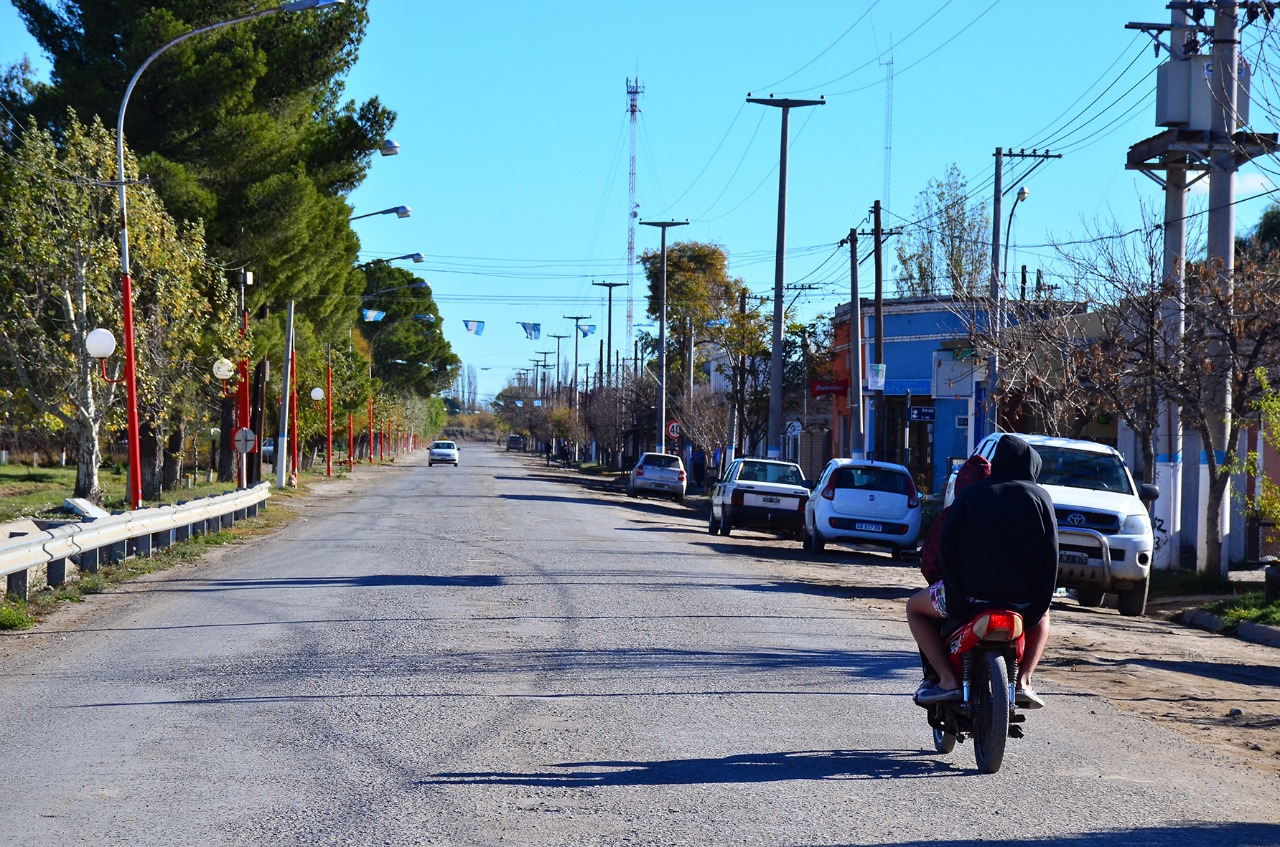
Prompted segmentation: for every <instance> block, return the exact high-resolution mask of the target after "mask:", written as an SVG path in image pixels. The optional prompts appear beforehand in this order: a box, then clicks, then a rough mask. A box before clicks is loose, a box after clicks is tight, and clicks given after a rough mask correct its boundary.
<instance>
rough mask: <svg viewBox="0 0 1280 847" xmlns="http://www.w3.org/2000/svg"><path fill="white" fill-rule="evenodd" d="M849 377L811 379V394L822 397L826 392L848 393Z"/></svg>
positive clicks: (811, 395)
mask: <svg viewBox="0 0 1280 847" xmlns="http://www.w3.org/2000/svg"><path fill="white" fill-rule="evenodd" d="M848 393H849V380H847V379H814V380H810V381H809V396H810V397H821V396H823V395H824V394H848Z"/></svg>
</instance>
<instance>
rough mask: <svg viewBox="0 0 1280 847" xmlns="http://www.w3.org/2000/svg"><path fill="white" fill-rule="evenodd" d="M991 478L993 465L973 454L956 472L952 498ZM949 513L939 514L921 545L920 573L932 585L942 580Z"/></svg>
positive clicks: (943, 511)
mask: <svg viewBox="0 0 1280 847" xmlns="http://www.w3.org/2000/svg"><path fill="white" fill-rule="evenodd" d="M989 476H991V463H990V462H988V461H987V460H986V459H984V458H983V457H981V456H979V455H978V454H976V453H975V454H973V455H972V456H970V457H969V458H968V460H966V461H965V463H964V464H963V465H961V466H960V470H959V471H957V472H956V485H955V490H954V491H953V492H952V497H953V498H954V497H955V495H957V494H959V493H960V492H961V491H963V490H964V489H966V488H968V487H969V484H970V483H973V482H977V481H978V480H980V479H986V478H987V477H989ZM949 511H951V508H950V507H948V508H945V509H943V510H942V511H941V512H939V513H938V516H937V517H936V518H934V519H933V524H932V525H931V526H930V527H929V534H928V535H926V536H925V538H924V544H922V545H920V573H921V574H923V575H924V581H925V582H927V583H929V584H930V585H933V584H934V583H935V582H937V581H939V580H940V579H942V524H943V522H944V521H945V520H946V519H947V512H949Z"/></svg>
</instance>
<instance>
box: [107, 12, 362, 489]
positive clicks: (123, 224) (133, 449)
mask: <svg viewBox="0 0 1280 847" xmlns="http://www.w3.org/2000/svg"><path fill="white" fill-rule="evenodd" d="M345 2H346V0H296V1H295V2H292V3H284V4H282V5H280V6H277V7H275V8H273V9H262V10H259V11H257V12H252V13H250V14H248V15H241V16H240V17H238V18H232V19H231V20H226V21H222V22H220V23H216V24H210V25H209V26H203V27H200V28H198V29H193V30H191V31H190V32H188V33H186V34H184V35H179V36H178V37H177V38H175V39H173V40H172V41H169V42H168V43H166V44H165V45H164V46H163V47H161V48H160V49H159V50H156V51H155V52H154V53H152V54H151V55H150V56H148V57H147V60H146V61H145V62H143V63H142V67H140V68H138V70H137V71H136V72H135V73H134V75H133V78H132V79H130V80H129V85H128V87H127V88H125V90H124V98H123V99H122V100H121V101H120V114H118V115H117V116H116V166H117V170H118V172H119V175H120V177H119V182H118V184H117V187H118V189H119V194H120V267H121V277H120V297H121V299H122V300H123V301H124V305H123V315H122V321H123V323H124V327H123V329H124V358H125V362H124V380H125V393H126V397H127V400H128V421H129V432H128V436H129V478H128V490H127V491H126V492H125V499H126V500H127V501H128V503H129V508H131V509H137V508H140V507H141V506H142V444H141V441H140V439H139V432H138V374H137V367H136V364H135V361H136V360H135V358H134V344H133V279H132V276H131V275H130V271H129V215H128V211H127V206H126V197H125V187H126V183H125V176H124V113H125V110H126V109H127V108H128V107H129V97H130V96H131V95H132V94H133V89H134V86H136V85H137V84H138V78H139V77H141V76H142V72H143V71H145V70H146V69H147V68H148V67H150V66H151V63H152V62H154V61H155V60H156V58H157V57H159V56H160V54H161V53H163V52H164V51H166V50H168V49H169V48H170V47H173V46H174V45H176V44H181V43H182V42H184V41H186V40H187V39H188V38H192V37H194V36H197V35H202V34H204V33H206V32H212V31H213V30H215V29H221V28H222V27H226V26H231V25H233V24H239V23H244V22H245V21H250V20H253V19H255V18H262V17H266V16H267V15H274V14H276V13H277V12H301V11H305V10H307V9H322V8H324V7H326V6H337V5H342V4H344V3H345Z"/></svg>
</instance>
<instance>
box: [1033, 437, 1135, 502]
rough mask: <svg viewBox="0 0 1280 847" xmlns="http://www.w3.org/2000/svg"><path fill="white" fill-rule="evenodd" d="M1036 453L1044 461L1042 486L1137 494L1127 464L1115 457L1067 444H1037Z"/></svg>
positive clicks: (1038, 480) (1041, 468)
mask: <svg viewBox="0 0 1280 847" xmlns="http://www.w3.org/2000/svg"><path fill="white" fill-rule="evenodd" d="M1036 452H1037V453H1039V454H1040V461H1041V465H1040V477H1039V478H1038V479H1037V480H1036V481H1037V482H1039V483H1040V484H1041V485H1061V486H1064V487H1066V488H1085V489H1088V490H1090V491H1119V492H1121V493H1122V494H1133V493H1134V492H1133V487H1132V486H1131V485H1130V484H1129V475H1128V474H1127V473H1125V470H1124V465H1123V464H1122V463H1121V461H1120V459H1118V458H1117V457H1115V456H1108V455H1106V454H1103V453H1090V452H1087V451H1085V450H1072V449H1069V448H1064V447H1036Z"/></svg>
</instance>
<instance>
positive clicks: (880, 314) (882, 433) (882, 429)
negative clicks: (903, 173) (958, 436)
mask: <svg viewBox="0 0 1280 847" xmlns="http://www.w3.org/2000/svg"><path fill="white" fill-rule="evenodd" d="M871 220H872V230H871V236H872V239H873V241H872V242H871V243H872V245H873V247H874V249H875V253H874V254H873V255H874V257H875V266H876V305H875V316H876V318H875V320H876V342H875V357H876V364H877V365H879V366H881V367H883V366H884V257H883V255H882V251H881V247H882V246H883V244H884V234H883V233H882V232H881V229H880V201H879V200H877V201H876V202H875V203H874V204H873V205H872V207H871ZM886 417H887V416H886V415H885V413H884V385H883V384H881V386H880V387H879V388H877V389H876V456H875V457H876V459H877V460H878V461H881V462H883V461H885V451H886V449H887V444H888V432H887V431H886V430H887V426H886V424H887V423H888V421H887V420H886Z"/></svg>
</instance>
